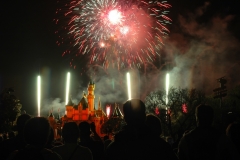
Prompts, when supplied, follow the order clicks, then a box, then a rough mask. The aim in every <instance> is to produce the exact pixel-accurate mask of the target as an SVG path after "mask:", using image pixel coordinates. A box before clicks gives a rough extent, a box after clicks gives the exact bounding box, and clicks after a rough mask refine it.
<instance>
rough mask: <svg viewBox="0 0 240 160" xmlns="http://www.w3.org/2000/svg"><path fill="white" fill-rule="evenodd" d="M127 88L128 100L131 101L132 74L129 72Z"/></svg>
mask: <svg viewBox="0 0 240 160" xmlns="http://www.w3.org/2000/svg"><path fill="white" fill-rule="evenodd" d="M127 88H128V99H131V98H132V97H131V80H130V73H129V72H127Z"/></svg>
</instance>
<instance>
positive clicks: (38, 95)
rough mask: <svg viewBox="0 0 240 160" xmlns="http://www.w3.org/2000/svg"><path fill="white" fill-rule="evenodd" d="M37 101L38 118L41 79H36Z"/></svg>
mask: <svg viewBox="0 0 240 160" xmlns="http://www.w3.org/2000/svg"><path fill="white" fill-rule="evenodd" d="M37 101H38V117H40V106H41V77H40V76H38V77H37Z"/></svg>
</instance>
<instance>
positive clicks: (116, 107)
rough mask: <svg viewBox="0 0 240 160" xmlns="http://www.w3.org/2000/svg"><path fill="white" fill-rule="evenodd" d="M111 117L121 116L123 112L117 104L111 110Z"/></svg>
mask: <svg viewBox="0 0 240 160" xmlns="http://www.w3.org/2000/svg"><path fill="white" fill-rule="evenodd" d="M112 117H123V114H122V112H121V110H120V108H119V106H118V105H115V109H114V111H113V114H112Z"/></svg>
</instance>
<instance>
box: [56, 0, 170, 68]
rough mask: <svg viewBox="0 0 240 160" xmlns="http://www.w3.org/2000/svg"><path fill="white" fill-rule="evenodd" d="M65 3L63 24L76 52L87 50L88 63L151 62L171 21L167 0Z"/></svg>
mask: <svg viewBox="0 0 240 160" xmlns="http://www.w3.org/2000/svg"><path fill="white" fill-rule="evenodd" d="M66 7H68V10H67V11H66V12H65V14H64V15H65V16H66V17H68V19H69V20H68V23H67V25H66V26H65V27H66V29H67V30H68V31H67V32H68V35H69V36H70V37H71V39H72V40H73V41H74V42H71V43H72V44H73V45H74V46H77V47H78V52H79V53H78V54H76V55H77V56H78V55H85V54H88V55H89V57H91V58H90V62H89V63H90V64H93V63H97V64H102V65H107V66H105V67H106V68H107V67H108V66H109V63H110V62H111V63H116V64H117V65H116V66H120V67H122V66H130V67H141V64H143V63H144V62H146V61H151V62H153V61H154V60H155V56H156V55H158V54H159V53H158V52H159V50H161V48H162V45H163V44H164V42H163V39H164V37H165V36H166V35H167V33H168V32H169V30H168V29H167V27H166V24H169V23H170V22H171V19H170V18H169V17H167V16H166V15H167V14H168V11H167V9H169V8H170V7H171V6H170V5H169V4H168V3H167V2H166V1H162V2H158V1H147V0H145V1H140V0H129V1H125V0H76V1H71V2H70V3H69V4H67V5H66ZM56 22H58V20H56ZM58 44H60V42H58ZM66 53H67V52H65V53H64V54H66ZM64 54H63V55H64ZM113 66H114V65H113Z"/></svg>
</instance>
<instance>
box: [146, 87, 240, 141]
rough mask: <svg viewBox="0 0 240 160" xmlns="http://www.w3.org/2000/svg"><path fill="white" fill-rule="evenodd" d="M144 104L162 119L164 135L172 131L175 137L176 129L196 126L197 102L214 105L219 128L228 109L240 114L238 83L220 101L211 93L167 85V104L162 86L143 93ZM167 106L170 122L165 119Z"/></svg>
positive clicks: (188, 128)
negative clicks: (144, 95)
mask: <svg viewBox="0 0 240 160" xmlns="http://www.w3.org/2000/svg"><path fill="white" fill-rule="evenodd" d="M220 103H221V105H220ZM145 104H146V112H147V113H152V114H156V115H157V116H158V117H159V118H160V119H161V121H162V127H163V131H164V135H165V136H166V135H172V136H173V137H174V136H175V135H176V134H177V133H178V132H179V131H180V132H183V131H186V130H190V129H192V128H194V127H195V126H196V120H195V109H196V107H197V106H198V105H200V104H208V105H210V106H211V107H212V108H213V109H214V121H213V125H214V126H215V127H216V128H218V129H220V128H221V127H222V125H223V123H224V122H223V121H224V114H227V113H228V112H233V113H236V115H239V114H240V86H236V87H234V88H233V89H231V90H229V91H228V94H227V96H226V97H224V98H223V99H222V101H221V100H220V99H214V98H213V94H212V95H208V96H206V95H205V94H204V93H203V92H202V91H200V90H196V89H191V90H189V89H180V88H170V90H169V95H168V104H167V105H166V91H165V90H158V91H153V92H151V93H150V94H149V95H148V96H147V97H146V99H145ZM183 104H186V106H187V112H186V113H184V112H183V110H182V109H183V108H182V107H183V106H182V105H183ZM156 108H158V109H157V110H159V114H158V113H156ZM166 108H169V109H170V113H169V115H170V118H171V122H169V120H168V119H166V118H167V116H166ZM169 123H170V125H169Z"/></svg>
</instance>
